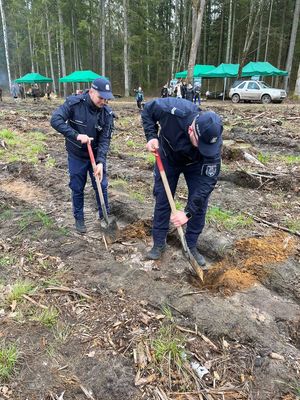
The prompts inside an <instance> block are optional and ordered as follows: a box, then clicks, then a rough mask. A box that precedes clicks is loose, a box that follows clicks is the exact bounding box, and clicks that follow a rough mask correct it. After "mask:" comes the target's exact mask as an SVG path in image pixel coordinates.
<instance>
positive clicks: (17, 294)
mask: <svg viewBox="0 0 300 400" xmlns="http://www.w3.org/2000/svg"><path fill="white" fill-rule="evenodd" d="M33 290H34V286H33V284H32V283H31V282H29V281H17V282H16V283H15V284H14V285H13V286H12V288H11V291H10V292H9V294H8V296H7V301H8V302H9V303H11V302H12V301H14V300H15V301H20V300H22V297H23V294H29V293H32V292H33Z"/></svg>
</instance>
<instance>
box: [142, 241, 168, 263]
mask: <svg viewBox="0 0 300 400" xmlns="http://www.w3.org/2000/svg"><path fill="white" fill-rule="evenodd" d="M165 249H166V245H165V244H164V245H162V246H156V245H154V246H153V247H152V249H151V250H150V251H148V253H147V255H146V257H147V258H148V259H149V260H158V259H159V258H160V257H161V255H162V253H163V252H164V251H165Z"/></svg>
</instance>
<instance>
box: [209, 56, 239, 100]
mask: <svg viewBox="0 0 300 400" xmlns="http://www.w3.org/2000/svg"><path fill="white" fill-rule="evenodd" d="M239 66H240V65H239V64H224V63H222V64H220V65H219V66H218V67H216V68H215V69H213V70H211V71H208V72H207V73H206V74H205V75H203V77H204V78H225V79H224V89H223V100H224V98H225V89H226V79H227V78H235V77H236V76H238V73H239Z"/></svg>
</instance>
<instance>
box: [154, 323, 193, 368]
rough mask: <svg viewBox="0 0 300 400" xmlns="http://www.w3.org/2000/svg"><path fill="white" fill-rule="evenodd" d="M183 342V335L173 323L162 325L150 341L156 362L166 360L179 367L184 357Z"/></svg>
mask: <svg viewBox="0 0 300 400" xmlns="http://www.w3.org/2000/svg"><path fill="white" fill-rule="evenodd" d="M184 344H185V341H184V337H183V336H182V335H180V334H179V333H178V331H176V329H175V327H174V326H173V325H170V324H169V325H165V326H162V327H161V328H160V329H159V331H158V337H157V338H156V339H154V340H153V343H152V346H153V350H154V357H155V360H156V362H158V363H161V362H167V363H168V364H169V365H170V366H176V367H178V368H181V367H182V364H183V362H184V359H185V355H184Z"/></svg>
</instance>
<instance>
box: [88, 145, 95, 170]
mask: <svg viewBox="0 0 300 400" xmlns="http://www.w3.org/2000/svg"><path fill="white" fill-rule="evenodd" d="M87 149H88V152H89V156H90V160H91V163H92V167H93V169H95V167H96V161H95V157H94V153H93V150H92V146H91V143H87Z"/></svg>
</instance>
